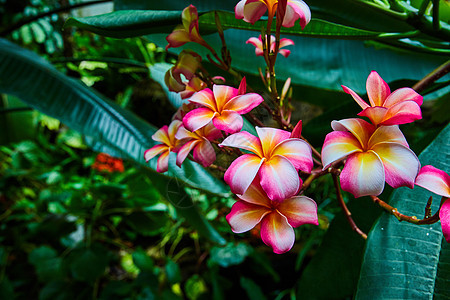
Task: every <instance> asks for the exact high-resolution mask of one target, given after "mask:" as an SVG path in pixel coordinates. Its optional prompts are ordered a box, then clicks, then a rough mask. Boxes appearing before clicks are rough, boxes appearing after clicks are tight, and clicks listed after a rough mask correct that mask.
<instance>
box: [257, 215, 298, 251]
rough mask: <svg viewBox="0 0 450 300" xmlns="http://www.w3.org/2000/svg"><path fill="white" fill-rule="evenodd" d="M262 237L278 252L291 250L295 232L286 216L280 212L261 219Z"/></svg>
mask: <svg viewBox="0 0 450 300" xmlns="http://www.w3.org/2000/svg"><path fill="white" fill-rule="evenodd" d="M261 239H262V240H263V242H264V243H265V244H266V245H268V246H270V247H272V249H273V252H275V253H277V254H282V253H286V252H287V251H289V250H291V248H292V246H293V245H294V242H295V233H294V229H292V226H291V225H289V223H288V221H287V219H286V217H285V216H283V215H281V214H280V213H279V212H277V211H276V212H273V213H270V214H268V215H266V216H265V217H264V218H263V220H262V221H261Z"/></svg>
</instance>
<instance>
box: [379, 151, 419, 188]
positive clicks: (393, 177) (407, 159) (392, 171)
mask: <svg viewBox="0 0 450 300" xmlns="http://www.w3.org/2000/svg"><path fill="white" fill-rule="evenodd" d="M372 150H373V151H374V152H375V153H376V154H378V156H379V157H380V158H381V161H382V162H383V166H384V172H385V174H386V182H387V183H388V184H389V185H390V186H392V187H393V188H398V187H401V186H407V187H409V188H411V189H412V188H413V187H414V179H415V178H416V176H417V173H418V172H419V169H420V162H419V159H418V158H417V156H416V155H415V154H414V152H412V151H411V149H409V148H407V147H405V146H403V145H400V144H397V143H379V144H377V145H375V146H374V147H373V148H372Z"/></svg>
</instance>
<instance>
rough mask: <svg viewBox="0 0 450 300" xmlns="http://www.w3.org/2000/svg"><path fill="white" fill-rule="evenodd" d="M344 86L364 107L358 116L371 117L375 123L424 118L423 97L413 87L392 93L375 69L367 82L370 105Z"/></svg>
mask: <svg viewBox="0 0 450 300" xmlns="http://www.w3.org/2000/svg"><path fill="white" fill-rule="evenodd" d="M342 88H343V89H344V92H346V93H347V94H350V95H351V96H352V97H353V99H354V100H355V101H356V103H358V105H359V106H361V108H362V109H363V111H362V112H360V113H359V114H358V116H363V117H367V118H369V119H370V121H371V122H372V123H373V124H374V125H400V124H406V123H411V122H414V121H416V120H420V119H422V112H421V110H420V106H421V105H422V103H423V97H422V96H421V95H419V94H418V93H417V92H416V91H414V90H413V89H411V88H400V89H397V90H395V91H394V92H392V93H391V90H390V88H389V86H388V84H387V83H386V82H385V81H384V80H383V79H382V78H381V77H380V75H378V73H377V72H375V71H372V72H371V73H370V75H369V77H368V78H367V82H366V89H367V95H368V97H369V102H370V105H369V104H367V103H366V102H365V101H364V100H363V99H361V97H360V96H358V94H356V93H355V92H354V91H352V90H351V89H349V88H348V87H346V86H342Z"/></svg>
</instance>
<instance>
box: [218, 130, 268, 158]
mask: <svg viewBox="0 0 450 300" xmlns="http://www.w3.org/2000/svg"><path fill="white" fill-rule="evenodd" d="M219 146H220V147H224V146H226V147H234V148H241V149H245V150H248V151H251V152H253V153H254V154H256V155H258V156H259V157H264V154H263V151H262V146H261V142H260V140H259V139H258V138H257V137H256V136H254V135H253V134H250V133H248V132H247V131H241V132H238V133H235V134H233V135H230V136H228V137H227V138H226V139H224V140H223V142H222V143H220V144H219Z"/></svg>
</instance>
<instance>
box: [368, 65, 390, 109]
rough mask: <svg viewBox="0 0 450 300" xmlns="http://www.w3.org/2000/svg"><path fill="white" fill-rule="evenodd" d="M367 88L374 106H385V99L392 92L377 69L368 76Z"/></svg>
mask: <svg viewBox="0 0 450 300" xmlns="http://www.w3.org/2000/svg"><path fill="white" fill-rule="evenodd" d="M366 89H367V95H368V96H369V101H370V104H371V105H372V106H384V105H383V104H384V101H385V100H386V98H387V97H388V96H389V94H390V93H391V90H390V89H389V85H388V84H387V83H386V82H385V81H384V80H383V79H382V78H381V77H380V75H378V73H377V72H375V71H372V72H370V75H369V77H367V82H366Z"/></svg>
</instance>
